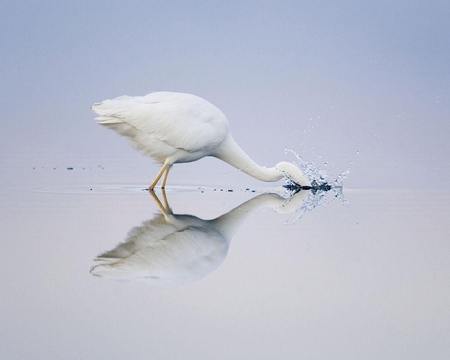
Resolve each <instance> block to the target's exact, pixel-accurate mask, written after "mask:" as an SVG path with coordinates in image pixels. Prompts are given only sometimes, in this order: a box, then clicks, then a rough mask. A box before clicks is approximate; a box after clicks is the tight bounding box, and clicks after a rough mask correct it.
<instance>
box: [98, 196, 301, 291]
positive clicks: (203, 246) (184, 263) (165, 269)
mask: <svg viewBox="0 0 450 360" xmlns="http://www.w3.org/2000/svg"><path fill="white" fill-rule="evenodd" d="M162 194H163V203H164V205H163V204H162V203H161V202H160V201H159V199H158V198H157V197H156V195H155V193H154V192H151V195H152V196H153V199H154V200H155V202H156V204H157V205H158V207H159V208H160V210H161V213H162V214H159V215H157V216H155V217H154V218H153V219H151V220H147V221H145V222H144V223H143V224H142V225H141V226H138V227H135V228H133V229H131V231H130V232H129V233H128V235H127V238H126V239H125V241H124V242H123V243H121V244H119V245H118V246H116V247H115V248H114V249H113V250H110V251H107V252H105V253H103V254H101V255H99V256H98V257H97V258H96V259H95V261H96V262H98V263H99V264H98V265H96V266H93V267H92V268H91V273H92V275H96V276H100V277H104V278H108V279H115V280H123V281H143V282H146V283H149V284H152V285H175V284H186V283H190V282H193V281H196V280H199V279H201V278H203V277H204V276H206V275H207V274H209V273H210V272H212V271H213V270H215V269H216V268H217V267H218V266H220V264H221V263H222V262H223V261H224V260H225V257H226V255H227V253H228V248H229V245H230V241H231V239H232V237H233V235H234V234H235V232H236V231H237V230H238V228H239V226H240V225H241V224H242V223H243V222H244V221H245V220H246V219H247V217H248V216H249V215H251V214H252V213H253V212H254V210H255V209H257V208H260V207H271V208H274V209H275V210H276V211H277V212H282V213H284V212H292V211H295V210H296V209H297V208H298V207H299V203H301V202H302V201H303V199H304V197H305V196H306V194H307V192H306V191H301V192H299V193H297V194H295V195H293V196H292V197H291V198H289V199H285V198H284V197H282V196H280V195H278V194H273V193H271V194H261V195H258V196H256V197H254V198H252V199H250V200H248V201H246V202H244V203H243V204H241V205H239V206H238V207H236V208H234V209H233V210H231V211H230V212H228V213H226V214H224V215H222V216H220V217H218V218H216V219H213V220H203V219H200V218H198V217H195V216H192V215H176V214H173V213H172V211H171V209H170V207H169V204H168V202H167V199H166V196H165V192H164V191H163V192H162Z"/></svg>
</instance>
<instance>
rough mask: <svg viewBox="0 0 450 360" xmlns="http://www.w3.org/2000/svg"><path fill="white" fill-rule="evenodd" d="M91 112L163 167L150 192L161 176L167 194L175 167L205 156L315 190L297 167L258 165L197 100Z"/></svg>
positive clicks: (221, 118)
mask: <svg viewBox="0 0 450 360" xmlns="http://www.w3.org/2000/svg"><path fill="white" fill-rule="evenodd" d="M92 110H94V111H95V112H96V113H97V114H98V115H99V116H98V117H97V118H96V120H97V121H98V123H99V124H102V125H104V126H107V127H109V128H111V129H113V130H115V131H117V132H118V133H119V134H121V135H124V136H126V137H127V138H128V139H129V140H130V142H131V144H132V145H133V146H134V147H135V148H136V149H138V150H142V151H143V152H144V153H145V154H146V155H148V156H150V157H152V158H153V159H155V160H156V161H158V162H159V163H161V164H162V168H161V170H160V171H159V173H158V174H157V176H156V177H155V179H154V180H153V182H152V183H151V185H150V187H149V189H150V190H151V189H153V188H154V187H155V185H156V184H157V182H158V181H159V179H160V178H161V177H162V176H163V180H162V184H161V187H162V188H164V186H165V183H166V180H167V174H168V172H169V170H170V167H171V166H172V165H173V164H175V163H184V162H191V161H196V160H199V159H201V158H203V157H205V156H214V157H216V158H218V159H221V160H223V161H225V162H227V163H228V164H230V165H232V166H234V167H236V168H237V169H239V170H241V171H243V172H245V173H246V174H248V175H250V176H252V177H254V178H256V179H259V180H262V181H278V180H280V179H281V178H283V176H289V177H290V178H292V179H293V180H294V181H295V182H296V183H298V184H299V185H302V186H309V185H310V183H309V181H308V179H307V178H306V176H304V174H303V173H302V172H301V170H300V169H299V168H298V167H296V166H295V165H294V164H292V163H288V162H280V163H278V164H277V165H276V166H275V167H273V168H266V167H262V166H259V165H258V164H256V163H255V162H254V161H253V160H252V159H250V157H249V156H248V155H247V154H246V153H245V152H244V151H243V150H242V149H241V148H240V147H239V145H238V144H237V143H236V142H235V141H234V139H233V137H232V136H231V133H230V129H229V125H228V121H227V119H226V117H225V115H224V114H223V113H222V111H220V110H219V109H218V108H217V107H215V106H214V105H212V104H211V103H209V102H208V101H206V100H204V99H202V98H200V97H198V96H195V95H191V94H183V93H173V92H156V93H151V94H148V95H146V96H134V97H133V96H120V97H118V98H115V99H112V100H105V101H103V102H101V103H97V104H94V105H93V106H92Z"/></svg>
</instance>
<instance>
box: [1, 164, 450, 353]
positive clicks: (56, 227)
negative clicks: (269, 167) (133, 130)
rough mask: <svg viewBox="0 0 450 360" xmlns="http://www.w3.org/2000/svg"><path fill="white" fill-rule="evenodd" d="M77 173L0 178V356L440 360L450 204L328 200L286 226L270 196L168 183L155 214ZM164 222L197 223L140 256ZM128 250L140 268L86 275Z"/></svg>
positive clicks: (27, 172)
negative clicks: (102, 258)
mask: <svg viewBox="0 0 450 360" xmlns="http://www.w3.org/2000/svg"><path fill="white" fill-rule="evenodd" d="M52 171H53V172H52ZM91 171H92V172H93V171H94V170H91ZM95 171H100V170H95ZM92 172H91V173H92ZM86 174H88V172H87V170H86V173H83V172H81V171H78V172H77V171H75V170H73V171H70V170H65V169H64V171H63V170H61V169H59V170H52V169H48V170H45V171H44V170H43V169H34V170H32V169H30V168H27V169H19V170H14V171H9V172H8V174H7V175H6V174H3V175H2V181H3V184H4V186H2V188H1V189H0V201H1V204H2V205H1V217H0V224H1V226H0V234H1V239H2V245H3V247H4V251H3V254H4V256H3V261H2V262H1V266H2V272H1V276H0V279H1V286H2V289H3V291H2V295H1V298H2V299H1V303H2V306H1V311H2V321H1V326H0V329H1V340H0V341H1V348H2V350H1V352H2V354H4V355H3V356H5V357H4V358H5V359H44V358H45V359H102V358H103V359H104V358H108V359H275V358H277V359H301V358H305V359H425V358H427V359H444V358H446V357H447V356H448V353H450V345H449V344H450V342H449V341H448V339H449V338H450V330H449V329H450V310H449V306H448V304H449V303H450V272H449V263H450V246H449V239H450V226H449V225H448V219H449V218H450V210H449V209H450V193H449V192H442V191H428V190H420V191H413V190H389V189H370V190H369V189H345V190H344V193H345V196H346V198H347V200H348V201H349V205H343V204H342V203H341V202H340V201H338V200H335V201H328V202H327V203H326V206H319V207H317V208H316V209H315V210H314V211H312V212H309V213H306V214H305V215H304V216H303V217H302V218H301V219H299V220H298V221H297V222H295V223H294V224H293V225H291V224H290V223H292V221H293V220H294V219H295V218H296V214H295V213H290V212H289V209H287V208H286V206H284V207H283V206H282V205H283V204H282V201H281V202H280V200H279V195H276V194H277V193H278V194H282V189H281V184H280V187H278V188H277V187H275V188H249V189H248V190H246V188H240V187H239V186H232V187H228V188H227V187H225V188H223V187H222V188H216V190H214V188H213V187H207V188H204V189H198V187H196V186H191V187H189V186H172V187H170V186H169V188H168V190H167V192H166V196H167V202H168V205H169V206H170V207H171V209H172V211H173V214H175V215H174V216H172V217H171V215H169V216H168V217H166V218H164V216H162V215H161V211H160V208H159V206H158V204H157V202H155V199H154V198H152V197H151V196H150V194H149V193H148V192H145V191H142V190H141V189H142V188H143V187H144V186H145V185H146V184H144V183H142V184H136V183H132V182H128V181H123V182H114V183H113V182H111V181H108V179H111V177H109V176H107V175H102V176H97V175H96V176H95V178H96V179H97V180H96V181H93V178H94V177H90V176H87V175H86ZM220 189H223V190H224V191H220ZM228 190H233V191H232V192H229V191H228ZM252 190H254V192H252ZM266 192H269V193H273V194H272V195H270V194H269V195H267V194H266V195H264V193H266ZM156 195H157V198H158V199H159V201H160V202H161V204H162V205H163V206H164V198H163V194H162V193H161V191H157V192H156ZM300 200H301V199H300ZM280 206H281V207H280ZM277 210H278V211H277ZM181 214H183V215H188V216H184V217H181V216H179V215H181ZM217 218H218V219H219V220H216V221H209V222H208V221H206V220H210V219H217ZM174 219H175V220H174ZM171 221H178V225H177V226H181V225H180V224H187V223H188V222H191V223H192V222H193V224H194V225H192V227H191V228H190V229H191V237H190V238H189V240H186V238H184V240H183V239H182V240H179V239H178V240H177V239H175V240H174V239H172V240H165V241H164V242H163V245H161V242H159V245H158V246H160V248H159V250H158V251H159V254H156V255H155V251H153V250H148V248H147V250H148V251H145V246H150V248H151V245H152V244H154V243H156V242H157V239H156V237H157V236H160V237H162V236H163V235H164V236H166V235H167V234H172V235H171V236H172V237H175V236H177V235H176V231H178V230H174V226H173V224H172V225H171V223H170V222H171ZM219 228H220V230H221V231H222V232H225V233H226V236H224V237H221V236H219V235H217V231H218V229H219ZM131 230H132V231H131ZM130 231H131V232H130ZM185 232H186V231H185ZM179 233H180V232H178V234H179ZM181 233H183V231H181ZM155 239H156V240H155ZM126 240H127V241H128V243H125V244H123V242H124V241H126ZM133 241H134V242H133ZM152 241H153V243H152ZM183 241H184V242H183ZM180 242H181V244H182V246H180ZM121 243H122V245H120V244H121ZM118 245H120V246H119V247H118V248H117V246H118ZM138 248H139V250H140V251H142V252H141V253H140V255H139V259H138V261H137V262H136V261H135V262H134V263H133V262H131V263H129V264H125V266H123V267H122V269H121V270H120V271H107V270H105V271H103V272H102V271H98V272H97V273H96V275H101V276H93V274H91V272H90V270H91V268H92V267H93V266H95V265H98V264H99V262H98V261H95V259H96V258H97V256H99V255H101V254H103V255H104V254H105V253H106V254H109V258H110V259H111V258H115V259H116V260H117V259H119V258H120V256H122V259H123V258H129V255H130V254H131V253H132V252H133V251H134V250H136V249H138ZM152 256H153V257H155V256H159V257H158V260H152V259H154V258H152ZM177 259H178V260H177ZM196 259H197V260H196ZM152 261H153V262H152ZM155 261H156V263H157V265H154V264H155ZM176 261H179V263H178V265H176ZM121 263H122V264H123V263H124V261H123V260H122V261H121ZM152 266H153V268H152ZM116 268H117V266H116ZM97 270H99V268H97ZM113 270H117V269H113ZM93 272H95V271H93ZM118 278H119V279H120V281H118V280H117V279H118ZM144 278H146V281H142V280H143V279H144ZM168 284H171V285H168ZM180 284H182V285H180Z"/></svg>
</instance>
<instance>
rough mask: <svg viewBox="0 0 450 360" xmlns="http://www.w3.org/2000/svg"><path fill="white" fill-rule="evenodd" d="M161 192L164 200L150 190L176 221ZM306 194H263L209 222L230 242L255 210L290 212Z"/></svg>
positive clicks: (161, 207)
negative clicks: (288, 196) (287, 196)
mask: <svg viewBox="0 0 450 360" xmlns="http://www.w3.org/2000/svg"><path fill="white" fill-rule="evenodd" d="M161 193H162V200H163V202H161V201H160V200H159V198H158V196H157V195H156V194H155V192H154V191H153V190H150V195H151V196H152V198H153V200H154V201H155V203H156V205H157V206H158V208H159V209H160V210H161V212H162V214H163V215H164V217H165V218H166V220H167V221H169V217H170V218H171V221H175V219H174V218H173V216H172V215H173V213H172V209H171V208H170V206H169V202H168V201H167V196H166V192H165V190H164V189H161ZM306 194H307V192H306V191H300V192H298V193H297V194H295V195H294V196H292V197H291V198H289V199H285V198H284V197H282V196H280V195H278V194H275V193H268V194H261V195H258V196H255V197H254V198H252V199H250V200H248V201H246V202H244V203H242V204H241V205H239V206H237V207H235V208H234V209H233V210H230V211H229V212H228V213H226V214H223V215H221V216H219V217H217V218H215V219H213V220H209V222H210V223H211V225H213V227H215V228H216V229H217V230H218V231H219V232H220V233H221V234H222V236H223V237H224V238H225V239H226V240H227V241H228V242H229V241H230V240H231V238H232V237H233V235H234V234H235V233H236V231H237V230H238V229H239V227H240V226H241V225H242V224H243V223H244V222H245V221H246V220H247V218H248V217H249V216H250V215H251V214H252V213H253V212H254V211H255V210H257V209H259V208H263V207H270V208H273V209H275V210H276V211H277V212H281V213H289V212H292V211H294V210H295V209H297V207H298V203H299V202H301V201H303V199H304V197H305V196H306ZM176 216H178V215H176ZM205 221H206V220H205Z"/></svg>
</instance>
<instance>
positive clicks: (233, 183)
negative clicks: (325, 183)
mask: <svg viewBox="0 0 450 360" xmlns="http://www.w3.org/2000/svg"><path fill="white" fill-rule="evenodd" d="M0 1H1V0H0ZM449 19H450V3H449V2H448V1H431V2H430V1H427V2H425V1H309V2H306V1H291V2H288V1H283V2H280V1H273V2H268V1H245V2H242V1H220V2H219V1H179V2H172V1H126V2H125V1H123V2H118V1H96V0H95V1H92V0H91V1H8V2H6V1H3V2H1V3H0V46H1V51H0V121H1V123H0V124H1V127H0V185H1V186H0V246H1V251H2V261H1V262H0V274H1V275H0V288H1V289H2V291H1V292H0V319H1V322H0V324H1V325H0V354H1V355H2V356H3V357H4V358H7V359H11V360H13V359H20V360H22V359H76V360H78V359H95V360H97V359H103V358H108V359H111V360H112V359H150V358H151V359H156V360H159V359H164V360H166V359H173V360H179V359H183V360H185V359H208V360H209V359H223V360H229V359H233V360H238V359H245V360H248V359H258V360H265V359H268V360H272V359H278V358H279V359H283V360H285V359H286V360H289V359H299V358H307V359H320V360H321V359H345V360H348V359H373V360H379V359H395V360H398V359H402V360H403V359H405V360H406V359H407V360H411V359H417V360H422V359H439V360H441V359H442V360H444V359H447V358H448V354H449V353H450V347H449V346H450V343H449V341H448V339H449V338H450V335H449V334H450V310H449V306H448V304H450V286H449V284H450V271H449V264H450V258H449V257H450V256H449V255H450V248H449V244H450V243H449V239H450V227H449V225H448V219H449V218H450V213H449V211H450V192H449V191H448V189H447V182H448V179H449V175H450V167H449V166H448V164H447V162H448V154H449V153H450V151H449V150H450V149H449V134H450V131H449V130H450V125H449V114H450V111H449V110H450V99H449V95H450V94H449V89H450V81H449V80H450V71H449V70H450V69H449V67H450V24H449ZM160 90H171V91H183V92H189V93H194V94H197V95H200V96H202V97H204V98H206V99H207V100H209V101H211V102H212V103H214V104H215V105H217V106H218V107H219V108H220V109H222V110H223V111H224V112H225V114H226V115H227V116H228V118H229V121H230V123H231V128H232V131H233V134H234V137H235V139H236V140H237V141H238V142H239V143H240V144H241V146H242V147H243V148H244V149H245V150H246V151H247V152H248V154H249V155H251V156H252V157H253V158H254V159H255V161H257V162H258V163H260V164H262V165H268V166H271V165H273V164H275V163H276V162H278V161H280V160H288V161H289V160H294V157H293V156H292V155H291V154H285V153H284V148H292V149H295V150H297V152H298V153H299V154H301V155H302V156H304V158H305V159H306V160H310V161H314V162H315V163H316V165H317V166H319V167H321V168H323V167H325V164H324V163H325V162H326V163H327V166H326V168H327V169H330V171H331V172H332V175H333V176H336V175H337V174H339V173H340V172H342V171H345V170H347V169H350V174H349V176H348V179H346V180H345V182H344V194H345V196H346V197H347V200H348V202H349V205H343V204H342V202H341V201H340V200H339V199H334V200H333V193H332V192H329V193H328V200H329V201H327V202H326V203H325V204H326V206H318V207H317V208H316V209H314V211H312V212H308V213H306V214H305V215H304V216H303V217H302V218H301V219H300V220H298V221H297V222H296V223H295V224H294V225H285V222H287V223H288V224H291V223H292V222H293V220H294V219H295V218H296V217H297V216H298V213H297V214H295V213H288V214H280V213H276V212H275V211H274V210H273V209H270V208H260V209H255V210H254V211H252V213H251V216H250V218H249V219H247V220H246V221H245V222H244V223H242V224H241V228H240V229H239V230H238V231H237V233H236V235H235V236H234V237H233V239H232V240H231V244H230V251H229V253H228V256H227V257H226V259H225V260H224V262H223V263H222V265H220V266H219V268H217V270H215V271H214V272H212V273H211V274H209V275H207V276H206V277H205V278H204V279H202V280H200V281H198V282H195V283H193V284H188V285H185V286H180V287H172V288H153V287H150V286H145V285H144V284H139V283H118V282H114V281H108V280H106V279H103V278H98V277H94V276H92V275H91V274H90V273H89V269H90V268H91V266H92V265H93V264H94V260H93V259H94V258H95V257H97V256H98V255H99V254H101V253H102V252H104V251H108V250H110V249H112V248H114V247H115V246H116V245H117V244H118V243H120V242H121V241H123V240H124V239H125V238H126V236H127V233H128V232H129V231H130V229H132V228H133V227H136V226H140V224H142V222H143V221H148V220H150V219H152V218H153V217H154V215H155V213H158V207H157V205H156V204H155V203H154V202H153V201H152V199H151V197H150V196H149V194H148V193H147V192H145V191H142V189H143V188H144V187H145V186H148V185H149V182H150V180H151V179H152V178H153V177H154V175H155V174H156V172H157V170H158V167H157V165H154V164H153V163H152V161H151V160H149V159H147V158H145V157H143V156H142V155H140V154H139V153H137V152H135V151H134V150H132V149H131V148H130V147H129V146H128V144H127V142H126V141H125V139H123V138H120V137H119V136H118V135H117V134H115V133H113V132H112V131H106V130H105V129H103V128H102V127H101V126H98V125H97V124H96V123H95V121H94V120H93V118H94V116H95V115H94V114H93V113H92V112H91V110H90V106H91V105H92V104H93V103H94V102H98V101H101V100H103V99H106V98H112V97H116V96H119V95H124V94H129V95H142V94H146V93H148V92H151V91H160ZM68 167H72V168H73V170H72V171H68V170H66V169H67V168H68ZM83 169H84V170H83ZM175 185H176V186H175ZM281 185H282V181H280V182H279V183H277V184H265V183H261V182H259V181H256V180H253V179H251V178H250V177H249V176H246V175H245V174H242V173H240V172H239V171H238V170H236V169H234V168H232V167H230V166H229V165H227V164H225V163H222V162H220V161H218V160H216V159H204V160H201V161H198V162H196V163H193V164H183V165H177V166H174V169H173V170H171V173H170V176H169V179H168V190H167V196H168V201H169V204H170V206H171V207H172V209H173V211H174V213H175V214H190V215H193V216H198V217H200V218H202V219H211V218H214V217H216V216H220V215H222V214H225V213H227V212H228V211H230V210H231V209H233V208H235V207H238V206H239V205H240V204H241V203H243V202H244V201H246V200H248V199H249V198H251V197H253V196H255V195H256V194H259V193H261V192H266V191H277V192H282V191H283V189H282V188H281ZM198 187H201V188H202V189H203V187H204V190H205V191H201V190H199V189H198ZM216 187H217V189H219V187H220V188H223V189H225V191H222V192H221V191H214V189H215V188H216ZM247 187H248V188H250V187H251V188H252V189H256V190H255V193H253V192H251V191H245V188H247ZM392 188H393V189H392ZM227 189H232V190H233V191H232V192H228V191H226V190H227ZM157 194H158V196H161V192H160V191H159V189H158V191H157ZM301 194H302V193H300V195H301ZM308 194H309V193H308ZM291 204H292V203H291Z"/></svg>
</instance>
